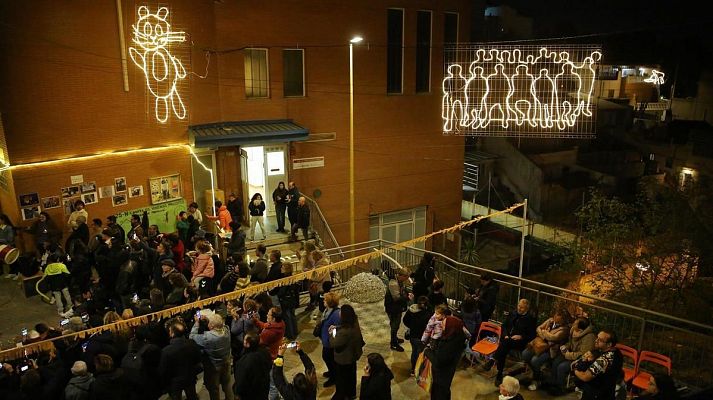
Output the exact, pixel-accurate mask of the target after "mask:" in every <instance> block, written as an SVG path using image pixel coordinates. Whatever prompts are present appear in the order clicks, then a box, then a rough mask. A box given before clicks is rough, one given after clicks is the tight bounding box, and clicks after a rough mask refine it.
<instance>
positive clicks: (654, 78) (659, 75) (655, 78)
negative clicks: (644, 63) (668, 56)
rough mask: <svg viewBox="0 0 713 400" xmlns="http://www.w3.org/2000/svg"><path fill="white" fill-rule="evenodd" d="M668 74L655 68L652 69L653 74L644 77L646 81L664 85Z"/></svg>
mask: <svg viewBox="0 0 713 400" xmlns="http://www.w3.org/2000/svg"><path fill="white" fill-rule="evenodd" d="M665 77H666V74H664V73H663V72H661V71H657V70H655V69H652V70H651V75H649V77H648V78H646V79H644V82H646V83H653V84H654V85H663V84H664V82H666V81H665V79H664V78H665Z"/></svg>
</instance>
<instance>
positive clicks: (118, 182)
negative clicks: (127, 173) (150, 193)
mask: <svg viewBox="0 0 713 400" xmlns="http://www.w3.org/2000/svg"><path fill="white" fill-rule="evenodd" d="M114 192H115V193H123V192H126V178H124V177H121V178H114Z"/></svg>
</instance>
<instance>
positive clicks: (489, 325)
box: [470, 322, 502, 365]
mask: <svg viewBox="0 0 713 400" xmlns="http://www.w3.org/2000/svg"><path fill="white" fill-rule="evenodd" d="M484 332H491V333H494V334H495V336H496V337H497V340H496V341H495V343H493V342H491V341H490V340H488V339H481V335H482V334H483V333H484ZM501 333H502V328H501V327H500V325H498V324H496V323H493V322H483V323H481V324H480V329H478V336H477V337H478V339H480V340H479V341H478V342H477V343H475V344H474V345H473V347H471V348H470V349H471V350H472V351H473V352H474V353H480V354H481V355H483V356H489V355H491V354H493V353H495V350H497V349H498V344H500V335H501ZM474 360H475V357H473V358H472V359H471V365H473V362H474Z"/></svg>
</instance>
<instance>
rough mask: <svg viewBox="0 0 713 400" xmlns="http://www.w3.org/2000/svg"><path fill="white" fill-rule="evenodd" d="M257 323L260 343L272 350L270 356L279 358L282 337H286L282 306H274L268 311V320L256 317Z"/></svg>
mask: <svg viewBox="0 0 713 400" xmlns="http://www.w3.org/2000/svg"><path fill="white" fill-rule="evenodd" d="M256 315H257V314H256ZM255 325H257V327H258V328H259V329H260V345H261V346H265V347H267V348H268V349H269V350H270V356H271V357H272V359H273V360H274V359H275V358H277V353H278V351H279V350H280V345H281V344H282V339H283V338H284V337H285V322H284V321H283V320H282V310H281V309H280V307H272V308H271V309H270V311H268V312H267V322H262V321H260V320H258V319H256V320H255Z"/></svg>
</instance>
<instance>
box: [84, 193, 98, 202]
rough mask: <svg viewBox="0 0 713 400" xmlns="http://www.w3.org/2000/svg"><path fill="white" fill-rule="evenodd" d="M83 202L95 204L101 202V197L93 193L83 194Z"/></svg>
mask: <svg viewBox="0 0 713 400" xmlns="http://www.w3.org/2000/svg"><path fill="white" fill-rule="evenodd" d="M82 201H83V202H84V204H94V203H98V202H99V196H98V195H97V192H91V193H83V194H82Z"/></svg>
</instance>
